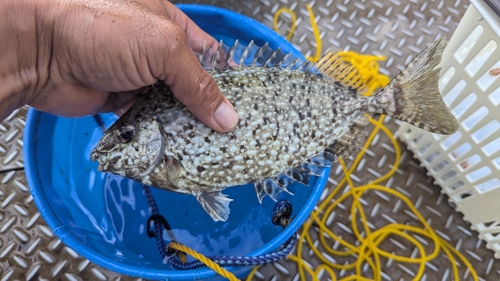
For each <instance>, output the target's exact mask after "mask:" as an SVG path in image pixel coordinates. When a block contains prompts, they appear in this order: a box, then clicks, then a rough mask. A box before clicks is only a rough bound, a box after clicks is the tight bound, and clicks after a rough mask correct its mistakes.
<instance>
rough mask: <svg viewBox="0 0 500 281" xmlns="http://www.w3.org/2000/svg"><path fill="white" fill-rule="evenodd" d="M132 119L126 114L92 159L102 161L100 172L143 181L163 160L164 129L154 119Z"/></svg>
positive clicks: (110, 131) (104, 137) (100, 162)
mask: <svg viewBox="0 0 500 281" xmlns="http://www.w3.org/2000/svg"><path fill="white" fill-rule="evenodd" d="M129 116H130V114H125V115H123V116H122V117H121V118H120V119H118V121H116V122H115V123H114V124H113V126H111V128H109V129H108V130H107V131H106V132H105V133H104V135H103V136H102V138H101V140H100V141H99V143H98V144H97V146H96V147H95V148H94V150H93V151H92V153H91V155H90V159H92V160H93V161H98V162H99V167H98V169H99V171H101V172H108V173H113V174H117V175H120V176H124V177H128V178H132V179H141V177H144V176H146V175H148V174H150V173H151V172H152V171H153V170H154V169H155V167H156V166H158V164H159V162H161V160H162V156H163V153H164V143H165V138H164V135H163V131H162V129H163V127H161V123H160V121H159V120H157V119H156V118H153V117H152V118H142V119H137V118H135V119H133V118H129Z"/></svg>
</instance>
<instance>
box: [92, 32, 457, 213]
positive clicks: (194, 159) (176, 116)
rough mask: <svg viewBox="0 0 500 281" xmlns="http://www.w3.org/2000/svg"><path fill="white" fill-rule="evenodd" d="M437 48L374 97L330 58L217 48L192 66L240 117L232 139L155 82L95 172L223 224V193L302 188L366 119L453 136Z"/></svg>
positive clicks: (98, 152)
mask: <svg viewBox="0 0 500 281" xmlns="http://www.w3.org/2000/svg"><path fill="white" fill-rule="evenodd" d="M445 44H446V42H445V40H444V39H440V40H437V41H436V42H434V43H433V44H432V45H430V46H429V47H427V48H426V49H425V50H424V51H423V52H422V53H420V54H419V55H418V56H417V57H416V58H415V59H414V60H413V61H412V62H411V63H410V64H409V65H408V66H407V67H406V68H405V69H403V70H402V71H401V73H400V74H399V75H398V76H397V77H396V78H395V79H394V80H392V81H391V82H390V84H389V85H388V86H387V87H385V88H384V89H382V90H381V91H380V92H379V93H378V94H376V95H373V96H363V95H360V91H361V90H362V89H363V87H364V86H363V85H362V82H361V78H360V76H359V74H358V73H356V71H355V70H354V68H353V67H352V66H351V65H349V64H347V63H345V62H342V60H340V58H339V57H338V55H335V53H327V54H325V56H324V57H323V58H322V59H321V60H320V61H319V62H318V63H317V64H316V65H312V64H307V63H306V64H303V63H302V62H300V61H297V60H294V59H293V58H292V57H291V56H289V55H286V54H284V53H283V52H281V51H279V50H278V51H274V50H272V49H271V48H270V47H269V46H268V45H267V44H266V45H264V47H262V48H258V47H256V46H254V45H252V44H250V46H246V47H244V46H242V45H241V44H238V43H236V44H235V45H234V46H232V47H229V46H226V45H224V44H223V43H222V42H221V44H220V45H219V49H218V50H217V51H216V52H213V51H212V52H210V50H205V51H203V52H202V54H200V61H201V63H202V64H203V65H204V66H205V67H206V68H207V70H208V71H209V72H210V73H211V75H212V76H213V78H214V79H215V81H216V82H217V84H218V87H219V89H220V90H221V91H222V93H223V94H224V95H225V96H226V97H227V98H228V99H229V100H230V101H231V103H232V104H233V105H234V108H235V110H236V112H237V113H238V115H239V123H238V125H237V126H236V128H235V129H234V131H232V132H229V133H218V132H216V131H214V130H212V129H210V128H209V127H207V126H206V125H204V124H203V123H202V122H201V121H199V120H198V119H197V118H196V117H195V116H194V115H192V114H191V112H190V111H189V110H188V109H187V108H186V107H185V106H184V105H183V104H181V103H180V102H179V101H178V100H177V99H176V98H175V97H174V95H173V94H172V91H171V90H170V88H169V87H168V86H167V85H165V84H164V83H162V82H158V83H156V84H155V85H152V86H150V87H147V88H145V91H146V92H147V93H146V94H144V95H142V96H141V97H140V98H139V100H138V101H137V102H136V103H135V104H134V105H133V106H132V108H131V109H130V110H129V111H128V112H127V113H125V114H124V115H123V116H121V118H120V119H118V120H117V121H116V122H115V123H114V124H113V125H112V126H111V127H110V128H109V129H108V130H107V131H106V132H105V134H104V135H103V137H102V138H101V140H100V141H99V143H98V144H97V146H96V148H95V149H94V150H93V151H92V153H91V159H92V160H95V161H98V162H99V170H100V171H104V172H109V173H114V174H118V175H121V176H124V177H127V178H131V179H134V180H136V181H138V182H141V183H144V184H146V185H151V186H154V187H158V188H164V189H168V190H172V191H176V192H181V193H187V194H191V195H193V196H195V197H196V199H197V200H198V202H199V203H200V204H201V206H202V207H203V208H204V209H205V211H206V212H207V213H208V214H209V215H210V216H211V217H212V218H213V219H214V220H216V221H226V220H227V218H228V216H229V203H230V201H232V199H230V198H228V197H227V196H226V195H224V194H222V193H221V191H222V190H223V189H225V188H227V187H230V186H235V185H241V184H246V183H253V184H254V186H255V189H256V193H257V196H258V199H259V201H261V200H262V198H263V197H264V196H266V195H269V196H270V197H272V198H273V199H276V196H277V194H278V193H279V192H281V191H288V190H287V189H286V187H287V185H288V184H290V183H291V182H295V181H298V182H302V183H307V179H308V176H310V175H318V174H319V172H320V170H321V168H322V167H325V166H328V165H330V164H331V162H332V161H334V159H335V157H337V156H341V155H350V154H353V153H355V152H356V149H358V148H359V147H360V146H361V144H362V143H363V142H364V139H365V137H366V133H364V128H363V126H362V125H363V124H362V123H363V122H362V121H363V120H364V119H363V116H364V115H365V114H371V115H377V114H387V115H389V116H392V117H394V118H397V119H399V120H402V121H405V122H408V123H410V124H413V125H415V126H417V127H420V128H422V129H424V130H427V131H430V132H433V133H437V134H452V133H454V132H455V131H456V130H457V129H458V123H457V121H456V119H455V118H454V117H453V115H452V114H451V113H450V111H449V110H448V108H447V106H446V105H445V103H444V102H443V100H442V99H441V95H440V93H439V90H438V79H439V73H440V68H438V67H437V66H438V64H439V63H440V61H441V56H442V52H443V49H444V47H445ZM237 53H238V54H239V55H238V56H239V57H238V58H237V55H236V54H237Z"/></svg>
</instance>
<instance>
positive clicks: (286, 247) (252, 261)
mask: <svg viewBox="0 0 500 281" xmlns="http://www.w3.org/2000/svg"><path fill="white" fill-rule="evenodd" d="M296 242H297V235H296V234H294V235H292V237H290V238H289V239H288V240H287V241H286V242H285V243H284V244H283V246H282V247H281V248H282V249H281V250H278V251H275V252H272V253H269V254H265V255H260V256H250V257H245V256H210V257H207V258H209V259H211V260H212V261H213V262H215V263H216V264H218V265H220V266H254V265H261V264H266V263H271V262H276V261H279V260H282V259H284V258H286V257H287V256H288V255H289V254H290V253H291V252H292V250H293V248H294V247H295V244H296ZM169 264H170V265H171V266H172V267H173V268H175V269H182V270H188V269H198V268H202V267H206V265H205V264H204V263H202V262H201V261H199V260H195V261H192V262H187V263H183V262H182V261H181V259H179V258H178V257H177V256H176V257H174V258H171V259H170V260H169Z"/></svg>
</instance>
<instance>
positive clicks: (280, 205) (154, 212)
mask: <svg viewBox="0 0 500 281" xmlns="http://www.w3.org/2000/svg"><path fill="white" fill-rule="evenodd" d="M93 117H94V120H95V121H96V123H97V125H98V126H99V127H100V128H101V130H102V131H103V133H104V132H105V131H106V127H105V124H104V120H103V119H102V117H101V115H99V114H97V115H94V116H93ZM142 190H143V191H144V195H145V196H146V199H147V201H148V204H149V207H150V209H151V217H149V219H148V221H147V229H146V233H147V234H148V236H149V237H150V238H153V237H155V238H156V243H157V246H158V251H159V252H160V255H161V257H162V259H163V260H164V261H167V262H168V263H169V264H170V265H171V266H172V267H173V268H175V269H180V270H189V269H197V268H202V267H206V265H205V264H204V263H202V262H201V261H199V260H195V261H191V262H187V263H183V262H182V260H181V259H180V258H179V255H180V254H181V253H178V252H176V251H175V250H169V249H168V246H167V245H165V240H164V239H163V229H162V226H163V228H164V229H165V230H171V227H170V225H169V224H168V222H167V220H166V219H165V218H164V217H163V216H162V215H160V211H159V209H158V205H157V204H156V201H155V199H154V197H153V193H152V192H151V188H150V187H149V186H147V185H144V184H143V185H142ZM291 214H292V204H291V203H290V202H289V201H287V200H281V201H279V202H277V203H276V205H275V206H274V209H273V214H272V222H273V223H274V224H276V225H281V226H282V227H283V229H284V228H285V227H287V226H288V224H290V222H291V221H292V219H291ZM151 221H153V225H154V231H151ZM171 238H174V237H171ZM296 243H297V234H295V233H294V234H293V235H292V237H290V238H288V240H287V241H286V242H285V243H284V244H283V245H282V246H281V247H280V249H278V250H277V251H274V252H272V253H268V254H265V255H259V256H249V257H245V256H210V257H208V258H209V259H211V260H212V261H214V262H215V263H217V264H218V265H220V266H255V265H261V264H266V263H271V262H276V261H279V260H281V259H284V258H286V257H287V256H288V255H289V254H290V253H291V252H292V250H293V248H294V247H295V244H296Z"/></svg>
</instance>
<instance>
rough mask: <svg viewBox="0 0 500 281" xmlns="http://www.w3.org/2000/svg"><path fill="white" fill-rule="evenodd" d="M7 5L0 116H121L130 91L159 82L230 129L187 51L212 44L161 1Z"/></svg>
mask: <svg viewBox="0 0 500 281" xmlns="http://www.w3.org/2000/svg"><path fill="white" fill-rule="evenodd" d="M6 2H7V5H3V8H2V7H0V16H1V15H5V17H3V19H1V20H0V21H1V22H2V23H6V24H5V25H3V26H2V27H0V42H1V43H0V51H2V50H3V51H4V52H0V57H2V62H5V61H8V62H10V63H7V64H4V67H2V66H0V82H2V83H3V85H4V87H2V86H0V120H3V118H5V117H6V116H7V115H8V114H9V113H10V112H12V110H13V109H14V108H16V107H20V106H22V105H24V104H28V105H30V106H32V107H34V108H37V109H39V110H41V111H45V112H49V113H52V114H56V115H62V116H69V117H75V116H84V115H89V114H96V113H100V112H110V111H114V112H115V113H117V114H119V115H121V114H123V113H124V112H125V111H126V110H127V109H128V108H129V107H130V106H131V105H132V104H133V102H134V101H135V99H136V97H137V94H138V93H139V91H138V90H137V89H139V88H141V87H144V86H147V85H151V84H154V83H155V82H156V81H157V80H163V81H165V83H166V84H167V85H169V86H170V87H171V89H172V91H173V93H174V94H175V95H176V97H177V98H178V99H179V100H180V101H181V102H182V103H184V104H185V105H186V106H187V107H188V108H189V109H190V110H191V112H192V113H193V114H194V115H196V116H197V117H198V118H199V119H200V120H201V121H202V122H204V123H205V124H207V125H208V126H210V127H211V128H213V129H215V130H217V131H220V132H225V131H229V130H232V129H233V128H234V127H235V126H236V123H237V121H238V117H237V114H236V112H234V110H233V109H232V106H231V105H230V103H229V101H228V100H227V99H226V98H225V97H224V96H223V95H222V94H221V93H220V91H219V89H218V87H217V84H216V82H215V81H214V80H213V78H212V77H211V76H210V75H209V74H208V73H207V72H206V71H205V70H203V68H202V67H201V65H200V63H199V62H198V60H197V58H196V57H195V56H194V54H193V51H195V52H200V51H201V49H202V46H203V44H204V43H205V44H207V45H208V46H210V47H211V48H216V47H217V42H216V41H215V39H213V38H212V37H211V36H209V35H208V34H206V33H205V32H203V31H202V30H201V29H200V28H199V27H198V26H196V24H195V23H193V22H192V21H191V20H190V19H189V18H188V17H187V16H186V15H185V14H184V13H182V12H181V11H180V10H179V9H177V8H176V7H175V6H174V5H173V4H171V3H169V2H168V1H166V0H143V1H130V0H109V1H103V0H87V1H79V0H50V1H36V0H6ZM20 3H23V5H25V6H26V5H28V9H27V8H26V7H23V9H22V10H23V12H22V13H23V15H22V18H23V19H22V20H20V19H19V15H16V16H15V17H14V15H12V14H13V11H19V10H20V8H19V5H21V4H20ZM30 11H32V12H31V13H32V15H31V16H30ZM10 15H12V16H10ZM12 30H14V31H12ZM13 32H15V33H14V34H13ZM4 36H5V37H4ZM12 36H14V37H12ZM2 37H4V38H3V39H6V38H16V40H3V39H2ZM2 54H3V55H2ZM6 65H7V66H8V67H5V66H6ZM16 72H17V73H16Z"/></svg>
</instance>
